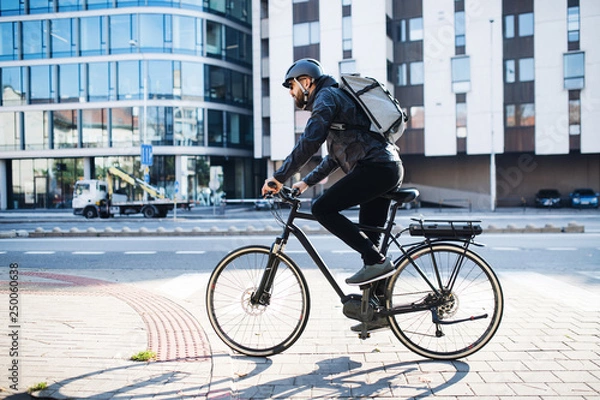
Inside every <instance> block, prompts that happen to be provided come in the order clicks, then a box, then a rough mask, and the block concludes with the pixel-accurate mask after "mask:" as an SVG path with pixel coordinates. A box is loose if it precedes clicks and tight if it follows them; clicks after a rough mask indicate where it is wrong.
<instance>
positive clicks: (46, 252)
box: [25, 251, 56, 254]
mask: <svg viewBox="0 0 600 400" xmlns="http://www.w3.org/2000/svg"><path fill="white" fill-rule="evenodd" d="M54 253H56V252H55V251H26V252H25V254H54Z"/></svg>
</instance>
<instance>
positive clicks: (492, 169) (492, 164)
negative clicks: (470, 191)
mask: <svg viewBox="0 0 600 400" xmlns="http://www.w3.org/2000/svg"><path fill="white" fill-rule="evenodd" d="M493 72H494V19H493V18H491V19H490V143H491V144H490V210H492V211H496V152H495V148H494V79H493V75H494V73H493Z"/></svg>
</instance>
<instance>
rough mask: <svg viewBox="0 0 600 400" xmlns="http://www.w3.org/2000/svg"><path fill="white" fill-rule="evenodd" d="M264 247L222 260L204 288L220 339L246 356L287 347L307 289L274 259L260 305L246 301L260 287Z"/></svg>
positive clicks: (299, 325) (299, 326)
mask: <svg viewBox="0 0 600 400" xmlns="http://www.w3.org/2000/svg"><path fill="white" fill-rule="evenodd" d="M268 260H269V249H267V248H264V247H260V246H250V247H248V248H243V249H240V250H239V251H238V252H234V253H232V254H231V255H229V256H228V257H226V258H225V259H224V260H223V261H222V262H221V263H220V264H219V265H218V266H217V268H216V269H215V271H214V272H213V275H212V276H211V279H210V281H209V289H208V290H207V309H208V313H209V318H210V321H211V324H212V325H213V327H214V329H215V331H216V332H217V334H218V335H219V336H220V337H221V339H222V340H223V341H225V343H226V344H227V345H229V346H230V347H232V348H233V349H234V350H237V351H240V352H242V353H245V354H248V355H260V356H265V355H272V354H276V353H278V352H281V351H283V350H285V349H286V348H287V347H289V346H291V345H292V344H293V343H294V342H295V341H296V340H297V338H298V337H299V336H300V334H301V333H302V331H303V330H304V327H305V326H306V321H307V318H308V306H309V299H308V288H307V287H306V283H305V281H304V278H303V277H302V275H301V274H300V271H299V270H298V269H297V267H296V266H295V265H294V264H293V263H292V262H291V261H289V260H288V259H285V258H281V259H279V260H278V266H277V268H276V272H275V275H274V277H273V281H272V284H271V287H270V289H269V292H268V295H269V296H268V297H265V299H268V300H267V301H266V302H265V304H258V303H254V302H253V300H252V297H253V295H254V293H256V291H257V290H258V289H257V288H258V287H259V286H260V281H261V279H262V278H263V274H264V273H265V266H266V265H267V263H268Z"/></svg>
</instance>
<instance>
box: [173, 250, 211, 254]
mask: <svg viewBox="0 0 600 400" xmlns="http://www.w3.org/2000/svg"><path fill="white" fill-rule="evenodd" d="M204 253H206V251H204V250H180V251H176V252H175V254H204Z"/></svg>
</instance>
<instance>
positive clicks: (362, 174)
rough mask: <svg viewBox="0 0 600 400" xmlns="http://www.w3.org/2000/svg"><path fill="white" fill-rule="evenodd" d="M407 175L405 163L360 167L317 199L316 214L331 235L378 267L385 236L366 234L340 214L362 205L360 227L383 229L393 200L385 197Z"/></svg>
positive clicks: (314, 213) (370, 164)
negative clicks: (381, 240)
mask: <svg viewBox="0 0 600 400" xmlns="http://www.w3.org/2000/svg"><path fill="white" fill-rule="evenodd" d="M403 176H404V169H403V167H402V164H401V163H395V162H389V163H368V164H367V163H365V164H359V165H357V166H356V167H355V168H354V170H353V171H352V172H350V173H349V174H348V175H346V176H345V177H343V178H342V179H340V180H339V181H338V182H336V183H335V184H334V185H333V186H331V187H330V188H329V189H328V190H327V191H326V192H325V193H323V195H322V196H321V197H319V198H318V199H317V200H315V202H314V203H313V206H312V213H313V215H314V216H315V217H316V218H317V221H319V223H320V224H321V225H323V226H324V227H325V228H326V229H327V230H328V231H329V232H331V233H333V234H334V235H335V236H337V237H338V238H340V239H341V240H342V241H343V242H344V243H346V244H347V245H348V246H350V247H351V248H352V249H354V250H356V251H357V252H359V253H360V254H361V257H362V259H363V261H364V263H365V264H369V265H370V264H374V263H376V262H378V261H379V260H380V259H381V254H380V253H379V250H378V246H379V239H380V236H381V235H380V234H379V233H376V232H364V233H363V232H362V231H361V230H360V229H358V227H357V226H356V225H355V224H354V223H353V222H352V221H350V220H349V219H348V218H346V217H345V216H344V215H342V214H341V213H340V211H342V210H345V209H348V208H350V207H353V206H356V205H359V204H360V212H359V223H360V224H363V225H369V226H383V224H384V223H385V221H386V219H387V214H388V208H389V206H390V200H388V199H385V198H383V197H381V195H383V194H385V193H387V192H389V191H390V190H392V189H394V188H395V187H397V186H398V185H400V184H401V183H402V178H403Z"/></svg>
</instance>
